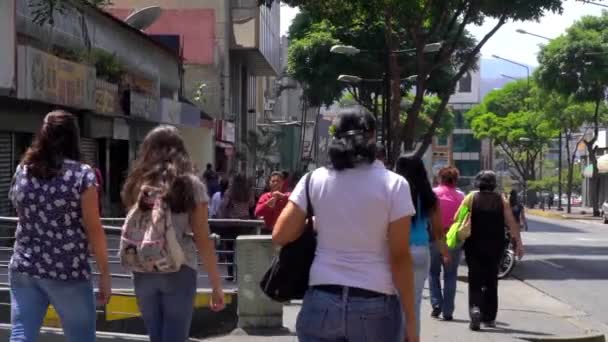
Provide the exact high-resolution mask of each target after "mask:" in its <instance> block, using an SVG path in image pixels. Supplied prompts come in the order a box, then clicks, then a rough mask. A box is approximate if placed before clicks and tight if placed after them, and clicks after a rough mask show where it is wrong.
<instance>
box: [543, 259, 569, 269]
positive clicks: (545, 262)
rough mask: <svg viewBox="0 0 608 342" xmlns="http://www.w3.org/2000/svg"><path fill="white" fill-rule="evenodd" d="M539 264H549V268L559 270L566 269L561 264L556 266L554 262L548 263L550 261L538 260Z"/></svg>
mask: <svg viewBox="0 0 608 342" xmlns="http://www.w3.org/2000/svg"><path fill="white" fill-rule="evenodd" d="M538 261H539V262H542V263H543V264H547V265H549V266H552V267H555V268H557V269H560V270H563V269H564V268H565V267H564V266H562V265H559V264H556V263H554V262H552V261H548V260H538Z"/></svg>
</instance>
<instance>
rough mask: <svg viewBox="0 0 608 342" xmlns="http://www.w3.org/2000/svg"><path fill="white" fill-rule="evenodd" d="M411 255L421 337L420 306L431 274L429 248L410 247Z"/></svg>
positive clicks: (415, 308)
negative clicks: (425, 285)
mask: <svg viewBox="0 0 608 342" xmlns="http://www.w3.org/2000/svg"><path fill="white" fill-rule="evenodd" d="M410 253H411V254H412V263H413V266H414V310H415V311H416V324H417V326H418V335H420V325H421V324H420V306H421V303H422V291H423V290H424V283H425V282H426V278H427V276H428V274H429V263H430V257H429V247H428V246H410Z"/></svg>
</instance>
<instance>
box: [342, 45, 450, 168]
mask: <svg viewBox="0 0 608 342" xmlns="http://www.w3.org/2000/svg"><path fill="white" fill-rule="evenodd" d="M442 46H443V42H437V43H431V44H427V45H425V46H424V49H423V53H433V52H438V51H439V50H440V49H441V47H442ZM330 52H332V53H337V54H343V55H347V56H354V55H357V54H359V53H363V52H365V53H385V54H386V55H387V62H386V64H385V68H386V70H385V71H386V72H385V78H384V79H382V80H381V81H383V82H386V85H385V87H386V95H387V98H386V99H384V101H388V102H387V103H386V107H385V108H386V113H385V115H383V116H382V118H383V121H385V122H384V123H383V125H382V126H383V129H386V137H384V134H382V136H383V139H384V140H385V141H386V146H385V147H386V150H387V151H388V154H389V155H388V157H389V158H388V161H389V163H392V162H393V160H392V159H393V156H392V151H393V146H392V128H391V127H392V123H391V118H394V117H397V118H398V117H399V106H396V108H393V106H392V105H391V100H392V99H393V97H395V98H400V97H401V94H400V92H399V91H398V90H396V88H395V87H391V67H390V64H391V58H395V57H396V55H398V54H410V55H411V54H415V53H416V49H405V50H393V51H380V50H364V49H359V48H357V47H354V46H352V45H334V46H332V47H331V49H330ZM351 80H354V79H351ZM393 112H394V113H393ZM385 116H386V118H384V117H385Z"/></svg>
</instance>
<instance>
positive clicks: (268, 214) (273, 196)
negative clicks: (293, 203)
mask: <svg viewBox="0 0 608 342" xmlns="http://www.w3.org/2000/svg"><path fill="white" fill-rule="evenodd" d="M285 181H286V179H285V178H284V174H283V173H282V172H280V171H275V172H273V173H271V174H270V180H269V181H268V187H269V191H268V192H266V193H264V194H262V196H260V199H259V200H258V203H257V205H256V207H255V216H256V217H257V218H261V219H263V220H264V224H265V227H266V230H267V231H269V232H272V229H273V227H274V225H275V223H276V221H277V218H278V217H279V214H281V211H282V210H283V208H285V206H286V205H287V199H288V198H289V194H290V193H289V192H284V191H285Z"/></svg>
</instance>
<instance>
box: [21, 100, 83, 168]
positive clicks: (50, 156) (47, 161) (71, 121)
mask: <svg viewBox="0 0 608 342" xmlns="http://www.w3.org/2000/svg"><path fill="white" fill-rule="evenodd" d="M65 159H71V160H75V161H80V130H79V129H78V121H77V119H76V117H75V116H74V115H72V114H70V113H68V112H66V111H63V110H56V111H52V112H50V113H48V114H47V115H46V117H45V118H44V122H43V124H42V127H41V128H40V131H38V134H36V138H35V139H34V142H33V143H32V145H31V146H30V147H29V148H28V150H27V152H25V155H24V156H23V159H22V160H21V163H22V164H23V165H25V166H27V168H28V173H30V174H31V175H32V176H34V177H36V178H40V179H50V178H53V177H55V176H57V175H58V174H59V172H60V171H61V170H62V169H63V161H64V160H65Z"/></svg>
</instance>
